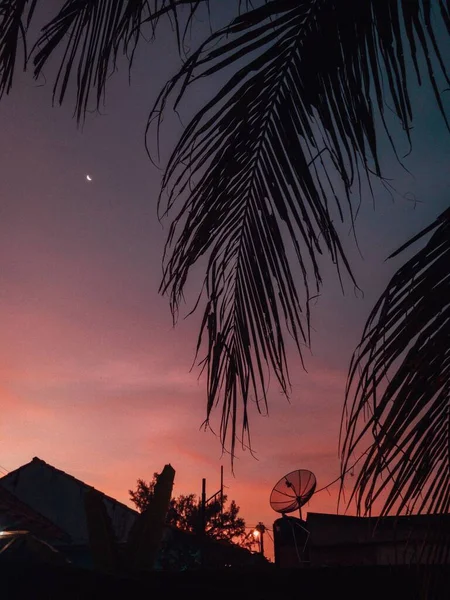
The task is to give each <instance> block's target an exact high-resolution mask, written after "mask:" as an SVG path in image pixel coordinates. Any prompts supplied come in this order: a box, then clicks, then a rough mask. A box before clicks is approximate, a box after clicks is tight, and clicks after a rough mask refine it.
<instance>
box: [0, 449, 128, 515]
mask: <svg viewBox="0 0 450 600" xmlns="http://www.w3.org/2000/svg"><path fill="white" fill-rule="evenodd" d="M31 464H40V465H42V466H45V467H46V468H48V469H51V470H52V471H54V472H55V473H58V474H59V475H63V476H64V477H67V478H69V479H71V480H72V481H73V482H75V483H77V484H78V485H79V486H82V487H84V488H86V489H87V490H88V489H89V490H96V491H97V492H98V493H99V494H101V495H102V496H103V498H105V499H107V500H109V501H110V502H113V503H114V504H117V505H119V506H120V507H121V508H123V509H124V510H126V511H129V512H130V514H133V515H135V516H136V515H137V514H138V512H137V511H135V510H133V509H132V508H130V507H129V506H127V505H126V504H124V503H123V502H120V501H119V500H116V499H115V498H113V497H112V496H108V495H107V494H105V493H104V492H102V491H100V490H97V489H96V488H95V487H94V486H93V485H90V484H88V483H85V482H84V481H82V480H81V479H77V478H76V477H74V476H73V475H71V474H70V473H66V471H63V470H62V469H58V468H57V467H54V466H53V465H51V464H50V463H47V462H45V460H42V458H39V457H38V456H34V457H33V459H32V460H31V461H30V462H29V463H25V464H24V465H22V466H21V467H18V468H17V469H14V471H9V473H8V474H7V475H4V476H3V477H1V478H0V485H3V484H4V483H6V482H8V481H10V480H11V479H13V478H14V477H17V475H18V474H19V473H20V472H21V471H23V470H25V469H27V468H28V467H29V466H30V465H31Z"/></svg>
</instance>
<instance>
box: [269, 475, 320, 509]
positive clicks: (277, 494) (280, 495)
mask: <svg viewBox="0 0 450 600" xmlns="http://www.w3.org/2000/svg"><path fill="white" fill-rule="evenodd" d="M315 490H316V477H315V475H314V473H312V472H311V471H307V470H306V469H298V470H297V471H292V472H291V473H288V474H287V475H285V476H284V477H282V478H281V479H280V481H279V482H278V483H277V484H276V485H275V487H274V488H273V490H272V493H271V494H270V506H271V507H272V508H273V510H274V511H276V512H279V513H281V514H282V515H285V514H287V513H291V512H294V511H295V510H297V509H298V510H299V512H300V519H301V518H302V512H301V508H302V506H303V505H304V504H306V503H307V502H308V500H309V499H310V498H311V496H312V495H313V494H314V492H315Z"/></svg>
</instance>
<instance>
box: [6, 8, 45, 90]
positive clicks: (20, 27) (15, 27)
mask: <svg viewBox="0 0 450 600" xmlns="http://www.w3.org/2000/svg"><path fill="white" fill-rule="evenodd" d="M36 2H37V0H0V98H1V97H2V96H3V94H5V93H6V94H7V93H9V91H10V90H11V86H12V82H13V77H14V68H15V65H16V60H17V53H18V52H20V49H19V41H21V42H22V45H23V48H22V51H23V61H24V62H23V68H25V63H26V58H27V54H28V50H27V46H26V31H27V29H28V27H29V25H30V22H31V19H32V17H33V14H34V10H35V7H36Z"/></svg>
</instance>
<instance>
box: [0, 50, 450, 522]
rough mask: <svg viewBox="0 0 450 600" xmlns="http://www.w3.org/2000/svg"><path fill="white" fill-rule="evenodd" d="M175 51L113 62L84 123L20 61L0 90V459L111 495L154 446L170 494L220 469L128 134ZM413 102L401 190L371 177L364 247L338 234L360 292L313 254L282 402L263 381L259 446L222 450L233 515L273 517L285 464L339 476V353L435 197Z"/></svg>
mask: <svg viewBox="0 0 450 600" xmlns="http://www.w3.org/2000/svg"><path fill="white" fill-rule="evenodd" d="M157 48H158V50H157ZM156 50H157V51H156ZM160 56H163V57H164V58H163V59H160V58H159V57H160ZM149 57H150V60H149ZM155 57H156V60H155ZM176 64H177V55H176V51H175V49H174V48H172V46H171V44H170V42H169V41H168V38H167V39H166V40H161V41H158V42H157V46H155V47H154V48H153V49H152V48H150V49H149V52H148V53H147V52H141V53H140V54H139V55H138V58H137V62H136V68H135V70H134V75H133V79H132V85H131V87H128V86H127V83H126V80H127V77H126V72H125V71H122V72H121V73H120V74H119V76H117V77H115V78H114V79H113V80H112V83H111V85H110V87H109V93H108V98H107V105H106V107H105V109H104V114H102V115H101V116H100V115H94V114H93V115H90V116H89V117H88V119H87V122H86V125H85V127H84V130H83V131H80V130H77V128H76V124H75V121H74V120H73V119H72V118H71V106H70V104H69V103H68V104H67V105H65V106H64V107H63V108H62V109H60V108H55V109H52V108H51V90H50V86H49V85H47V86H43V87H42V86H41V87H40V86H38V85H36V84H35V83H34V82H33V81H32V79H31V77H19V78H18V80H17V81H16V85H15V86H14V91H13V93H12V94H11V96H9V97H8V98H5V99H4V100H3V101H2V102H1V103H0V130H1V132H2V135H1V137H0V165H1V166H0V169H1V177H0V198H1V213H0V327H1V332H2V336H1V338H0V398H1V406H2V411H1V420H0V465H1V466H2V468H5V469H7V470H12V469H15V468H16V467H18V466H20V465H21V464H23V463H25V462H28V461H29V460H30V459H31V458H32V457H33V456H39V457H40V458H42V459H44V460H45V461H47V462H49V463H51V464H53V465H55V466H56V467H58V468H61V469H64V470H66V471H68V472H70V473H71V474H73V475H74V476H76V477H79V478H80V479H82V480H85V481H86V482H87V483H90V484H92V485H94V486H95V487H97V488H99V489H101V490H102V491H104V492H106V493H108V494H110V495H112V496H114V497H116V498H118V499H119V500H121V501H124V502H127V501H128V493H127V490H128V489H129V488H130V487H132V486H133V485H134V484H135V481H136V479H137V478H138V477H141V478H150V477H151V475H152V473H153V472H154V471H158V470H161V468H162V467H163V465H164V464H165V463H167V462H171V463H172V465H173V466H174V467H175V469H176V483H175V493H189V492H196V493H198V492H199V491H200V486H201V478H202V477H206V478H207V481H208V493H213V492H214V491H216V489H217V488H218V485H219V471H220V464H221V448H220V444H219V440H218V439H217V438H215V437H214V436H213V435H212V434H211V433H204V432H203V431H200V430H199V427H200V425H201V423H202V421H203V419H204V417H205V388H204V384H203V382H202V381H200V382H198V381H197V375H198V372H197V371H195V370H194V371H193V372H191V373H190V372H189V369H190V366H191V362H192V358H193V351H194V348H195V343H196V333H197V324H198V318H197V317H194V318H191V319H189V320H187V321H181V322H180V324H179V325H178V326H177V328H176V329H173V328H172V323H171V315H170V312H169V307H168V302H167V300H166V299H165V298H161V297H160V296H159V295H158V286H159V282H160V275H161V256H162V249H163V244H164V239H165V234H166V231H167V224H166V226H165V230H164V229H163V228H162V227H161V225H160V224H159V222H158V220H157V217H156V199H157V194H158V186H159V181H160V176H161V175H160V172H159V171H158V170H157V169H155V168H154V167H153V166H152V164H151V163H150V162H149V160H148V158H147V156H146V153H145V149H144V143H143V133H144V127H145V123H146V118H147V113H148V109H149V107H150V105H151V104H152V101H153V100H154V98H155V94H156V93H157V92H158V91H159V89H160V86H161V85H162V84H163V83H164V80H165V78H166V77H167V75H170V74H171V73H173V72H174V69H175V67H176ZM203 91H204V92H205V93H207V89H206V88H204V90H203ZM203 91H202V93H203ZM415 104H416V106H417V112H416V125H415V128H414V130H413V142H414V149H413V152H412V154H411V155H410V156H409V157H408V158H406V159H405V165H406V166H407V168H408V169H409V170H410V171H411V172H412V173H413V174H414V177H412V176H411V175H409V174H408V173H407V172H406V171H405V170H403V169H402V168H401V167H400V166H399V165H398V164H396V163H395V161H394V160H393V158H392V155H391V153H390V152H389V151H387V150H386V153H385V155H384V157H385V167H386V175H387V176H388V177H392V178H393V182H392V183H393V184H394V185H395V187H396V189H397V190H398V192H399V193H400V195H398V196H396V197H395V203H393V202H392V200H391V198H390V197H389V195H388V194H387V193H386V191H385V190H384V189H383V188H382V187H381V186H379V187H376V201H375V204H376V208H375V210H374V208H373V206H372V201H371V199H370V198H369V197H368V196H367V195H366V197H365V198H364V199H363V206H362V209H361V212H360V216H359V218H358V226H357V232H358V236H359V244H360V248H361V252H362V254H363V258H361V256H360V255H359V254H358V252H357V250H356V247H355V244H354V242H353V241H352V238H351V236H349V237H348V240H347V242H346V246H347V248H348V252H349V255H350V256H351V258H352V261H353V267H354V272H355V274H356V276H357V280H358V283H359V285H360V287H362V289H363V291H364V298H361V297H360V296H356V295H355V294H354V291H353V287H352V285H351V283H350V282H349V281H346V290H345V296H343V295H342V293H341V290H340V287H339V284H338V280H337V277H336V274H335V272H334V271H333V269H332V267H331V266H330V265H328V264H326V263H324V269H323V275H324V280H325V285H324V288H323V295H322V297H320V298H319V299H318V301H317V303H316V305H315V307H314V310H313V315H312V316H313V328H314V329H315V331H314V332H313V349H312V350H313V352H312V355H311V356H309V355H307V354H306V355H305V357H306V365H307V368H308V374H306V373H304V372H303V371H302V370H301V368H300V364H299V362H298V360H297V359H296V358H295V356H294V355H293V356H292V361H291V369H292V370H291V375H292V382H293V393H292V399H291V403H290V404H289V403H288V402H287V401H286V400H285V399H284V398H283V397H282V396H281V395H280V394H279V392H278V390H277V387H276V386H275V385H274V386H272V388H271V392H270V417H269V418H265V417H260V416H258V415H257V413H256V411H253V414H252V415H251V416H253V419H252V422H251V425H252V436H253V445H254V450H255V453H256V456H257V459H258V460H255V459H254V458H252V456H251V455H250V453H249V452H240V453H239V455H238V460H237V461H236V465H235V477H234V478H233V477H232V476H231V474H230V465H229V460H228V459H227V458H226V457H223V458H222V463H223V464H224V465H225V471H226V484H227V485H228V486H229V490H228V493H229V496H230V497H232V498H234V499H236V501H237V503H238V504H239V505H240V506H241V509H242V513H243V516H244V517H246V519H247V521H248V523H249V525H254V524H255V523H256V522H257V521H259V520H262V521H264V522H265V523H266V524H267V525H271V523H272V521H273V518H274V517H275V513H273V512H272V511H271V509H270V507H269V503H268V498H269V494H270V491H271V488H272V486H273V484H274V483H275V482H276V481H277V480H278V479H279V478H280V477H281V476H282V475H283V474H284V473H285V472H288V471H291V470H293V469H296V468H307V469H311V470H312V471H314V472H315V474H316V476H317V479H318V485H319V487H322V486H323V485H326V484H327V483H328V482H329V481H330V480H332V479H334V478H335V477H336V476H337V475H338V472H339V461H338V456H337V445H338V432H339V420H340V414H341V409H342V403H343V394H344V386H345V380H346V373H347V368H348V364H349V360H350V357H351V353H352V350H353V348H354V347H355V345H356V344H357V342H358V339H359V336H360V334H361V331H362V327H363V325H364V322H365V319H366V317H367V316H368V313H369V310H370V308H371V306H372V305H373V302H374V301H375V299H376V297H377V295H378V294H379V293H380V292H381V291H382V289H383V286H384V285H385V284H386V283H387V281H388V278H389V276H390V274H392V272H393V270H394V269H395V268H396V267H398V266H399V265H400V264H401V262H402V259H398V260H395V261H390V262H389V263H384V262H383V261H384V259H385V257H386V256H387V255H388V254H389V253H390V252H391V251H392V250H394V249H395V248H396V247H397V246H398V245H399V244H400V243H402V242H403V241H405V240H406V239H407V238H408V237H409V236H410V235H411V234H413V233H415V232H417V231H418V230H419V229H420V228H421V227H422V226H424V225H425V224H427V223H428V222H429V221H430V220H431V219H432V218H434V217H435V216H436V215H437V214H438V213H439V212H440V211H441V210H442V209H443V208H444V207H445V206H446V203H447V202H448V191H449V185H448V175H447V174H446V170H447V167H448V164H449V158H450V157H449V153H450V149H449V145H448V136H446V134H445V133H444V132H443V133H442V135H441V134H440V132H441V131H442V130H443V126H442V122H441V121H440V120H439V117H438V116H437V115H436V114H435V111H434V104H433V101H432V99H431V96H430V94H429V92H427V91H426V90H423V91H420V90H419V91H417V94H416V97H415ZM167 119H168V125H167V127H166V130H165V131H166V134H167V137H166V138H165V139H164V142H163V149H164V150H165V152H167V151H168V150H170V147H171V143H173V141H174V140H175V136H176V134H177V132H178V131H179V125H178V122H177V119H176V118H175V117H173V116H172V115H168V117H167ZM403 148H404V151H405V152H406V150H407V145H406V142H405V143H404V144H403V146H402V149H403ZM86 174H90V175H91V176H92V178H93V181H92V182H87V181H86ZM405 194H406V197H405V198H403V197H402V195H405ZM412 198H415V199H416V200H417V201H418V202H417V204H416V203H414V202H412V201H411V200H412ZM347 229H348V228H347V227H346V228H345V229H343V231H345V232H346V231H347ZM219 416H220V415H219V414H218V413H217V417H219ZM213 426H214V420H213ZM336 492H337V486H334V487H333V488H331V489H330V493H329V494H328V493H327V492H326V491H325V492H322V493H321V494H318V495H317V496H316V497H314V498H313V500H312V501H311V502H310V505H309V509H310V510H313V511H335V510H336V498H337V495H336Z"/></svg>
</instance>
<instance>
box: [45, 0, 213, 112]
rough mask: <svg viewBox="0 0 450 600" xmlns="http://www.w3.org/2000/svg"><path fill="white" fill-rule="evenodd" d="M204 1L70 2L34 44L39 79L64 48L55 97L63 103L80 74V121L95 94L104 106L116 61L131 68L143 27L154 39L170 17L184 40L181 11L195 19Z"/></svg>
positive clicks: (133, 0) (77, 96) (54, 92)
mask: <svg viewBox="0 0 450 600" xmlns="http://www.w3.org/2000/svg"><path fill="white" fill-rule="evenodd" d="M205 2H207V0H195V1H193V0H152V1H149V0H124V1H122V2H117V0H67V1H66V2H65V4H64V6H63V7H62V8H61V10H60V11H59V13H58V14H57V15H56V16H55V18H54V19H52V20H51V21H50V22H49V23H47V24H46V25H45V26H44V27H43V29H42V33H41V36H40V38H39V39H38V41H37V43H36V46H35V48H36V49H37V51H36V53H35V54H34V57H33V62H34V74H35V77H39V75H40V74H41V72H42V70H43V68H44V66H45V65H46V64H47V62H48V60H49V58H50V57H51V56H52V55H53V54H54V51H55V49H56V48H60V46H61V45H63V46H64V50H63V56H62V59H61V62H60V65H59V69H58V72H57V76H56V78H55V81H54V87H53V97H54V99H57V100H58V102H59V103H62V102H63V100H64V97H65V95H66V93H67V89H68V85H69V83H70V82H71V81H72V79H73V78H74V76H75V74H76V80H75V81H76V103H75V110H76V116H77V120H78V121H80V120H82V119H83V118H84V116H85V114H86V112H87V110H88V108H89V101H90V98H91V94H92V93H93V92H95V106H96V107H97V108H98V107H99V106H100V104H101V102H102V98H103V94H104V91H105V87H106V82H107V80H108V78H109V77H110V75H111V74H112V72H113V71H114V70H115V69H116V66H117V58H118V56H126V57H127V60H128V62H129V66H130V67H131V66H132V62H133V57H134V53H135V50H136V47H137V44H138V42H139V40H142V39H143V26H144V25H145V24H148V25H149V26H150V30H151V33H152V34H153V33H154V31H155V27H156V26H157V23H158V21H159V19H160V18H161V17H162V16H163V15H172V16H173V17H174V22H175V30H176V34H177V36H178V40H180V39H181V38H180V29H179V22H178V10H179V8H180V7H181V6H183V5H187V6H188V8H189V10H190V17H189V18H191V17H192V15H193V14H194V12H195V11H196V10H197V8H198V7H199V6H200V5H201V4H203V3H205ZM189 18H188V21H189Z"/></svg>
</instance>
